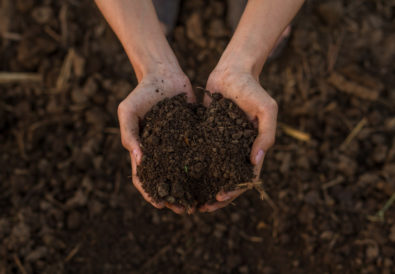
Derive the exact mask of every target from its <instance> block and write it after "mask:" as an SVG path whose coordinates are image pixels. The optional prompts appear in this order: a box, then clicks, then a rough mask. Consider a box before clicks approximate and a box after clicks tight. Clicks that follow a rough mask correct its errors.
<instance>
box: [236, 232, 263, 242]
mask: <svg viewBox="0 0 395 274" xmlns="http://www.w3.org/2000/svg"><path fill="white" fill-rule="evenodd" d="M240 236H241V237H243V238H244V239H246V240H248V241H250V242H253V243H262V242H263V238H262V237H258V236H250V235H247V234H246V233H244V232H243V231H240Z"/></svg>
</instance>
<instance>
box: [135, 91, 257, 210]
mask: <svg viewBox="0 0 395 274" xmlns="http://www.w3.org/2000/svg"><path fill="white" fill-rule="evenodd" d="M212 98H213V100H212V102H211V104H210V105H209V106H208V107H207V108H206V107H204V106H203V105H198V104H190V103H187V101H186V95H185V94H181V95H177V96H175V97H173V98H167V99H164V100H163V101H161V102H159V103H158V104H157V105H156V106H154V107H153V108H152V109H151V110H150V111H149V112H148V113H147V115H146V116H145V117H144V120H143V123H142V136H141V137H142V138H141V142H142V148H143V153H144V157H143V161H142V163H141V165H140V166H139V168H138V173H137V175H138V176H139V178H140V180H141V181H142V183H143V187H144V189H145V190H146V191H147V193H148V194H149V195H150V196H151V197H152V198H153V199H154V200H155V201H158V202H159V201H163V200H164V201H167V202H169V203H171V204H178V205H181V206H184V207H185V208H190V207H194V206H200V205H202V204H205V203H207V202H212V201H215V195H216V194H217V193H218V192H219V191H221V190H225V191H229V190H231V189H234V188H235V187H236V185H237V184H238V183H243V182H249V181H251V180H252V179H253V177H254V174H253V165H252V164H251V163H250V151H251V146H252V143H253V141H254V139H255V137H256V136H257V130H256V129H255V128H254V126H253V125H252V123H251V122H249V121H248V119H247V117H246V115H245V114H244V113H243V111H242V110H241V109H240V108H239V107H238V106H237V105H236V104H235V103H234V102H232V101H231V100H229V99H225V98H223V97H222V95H221V94H219V93H215V94H213V95H212Z"/></svg>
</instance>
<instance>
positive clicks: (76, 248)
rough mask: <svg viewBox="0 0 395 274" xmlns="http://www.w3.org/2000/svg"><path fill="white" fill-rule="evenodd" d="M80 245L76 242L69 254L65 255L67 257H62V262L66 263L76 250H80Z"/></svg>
mask: <svg viewBox="0 0 395 274" xmlns="http://www.w3.org/2000/svg"><path fill="white" fill-rule="evenodd" d="M80 247H81V245H80V244H78V245H76V246H75V247H74V248H73V249H72V250H71V251H70V253H69V255H67V257H66V258H65V259H64V262H65V263H67V262H68V261H70V260H71V259H72V258H73V257H74V256H75V255H76V254H77V252H78V251H79V250H80Z"/></svg>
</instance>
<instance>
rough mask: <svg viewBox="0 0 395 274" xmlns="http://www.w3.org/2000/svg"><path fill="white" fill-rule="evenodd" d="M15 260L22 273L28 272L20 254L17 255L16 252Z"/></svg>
mask: <svg viewBox="0 0 395 274" xmlns="http://www.w3.org/2000/svg"><path fill="white" fill-rule="evenodd" d="M14 261H15V264H16V266H17V267H18V269H19V271H20V272H21V273H22V274H27V272H26V269H25V268H24V267H23V265H22V262H21V260H20V259H19V258H18V256H17V255H15V254H14Z"/></svg>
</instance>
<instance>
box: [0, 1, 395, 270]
mask: <svg viewBox="0 0 395 274" xmlns="http://www.w3.org/2000/svg"><path fill="white" fill-rule="evenodd" d="M225 14H226V5H225V4H224V3H223V2H222V1H218V0H216V1H208V0H206V1H202V0H190V1H183V3H182V8H181V15H180V17H179V21H178V23H177V26H176V29H175V31H174V36H173V39H172V41H171V44H172V47H173V49H174V50H175V52H176V54H177V56H178V58H179V61H180V64H181V66H182V67H183V69H184V70H185V71H186V73H187V74H188V75H189V77H190V79H191V81H192V83H193V84H194V85H195V86H202V87H204V85H205V81H206V79H207V77H208V75H209V73H210V71H211V70H212V69H213V67H214V66H215V64H216V62H217V61H218V58H219V57H220V54H221V52H222V51H223V50H224V48H225V46H226V44H227V42H228V40H229V38H230V35H231V32H230V30H229V28H228V27H227V26H226V23H225V21H226V20H225ZM394 30H395V1H393V0H388V1H381V0H369V1H367V0H366V1H345V0H344V1H340V0H332V1H307V2H306V4H305V5H304V7H303V9H302V10H301V12H300V13H299V15H298V16H297V18H296V19H295V20H294V23H293V32H292V37H291V40H290V42H289V44H288V46H287V48H286V50H285V51H284V52H283V54H282V56H281V57H280V58H279V59H277V60H275V61H273V62H271V63H270V64H267V65H266V66H265V68H264V70H263V73H262V77H261V83H262V85H263V87H265V88H266V89H267V90H268V91H269V92H270V93H271V94H272V95H273V97H274V98H275V99H276V100H277V101H278V103H279V106H280V110H279V126H278V133H277V143H276V145H275V146H274V147H273V149H272V150H271V151H270V152H269V153H268V155H267V157H266V160H265V163H264V170H263V181H264V188H265V191H266V193H267V194H268V196H269V198H268V197H266V198H264V199H263V200H261V199H260V195H259V193H258V192H256V191H255V190H251V191H249V192H247V193H246V194H245V195H243V196H242V197H240V198H239V199H238V200H236V201H235V202H234V204H233V205H231V206H229V207H227V208H225V209H222V210H219V211H217V212H214V213H212V214H195V215H192V216H179V215H175V214H174V213H172V212H170V211H169V210H161V211H159V210H157V209H154V208H153V207H152V206H151V205H149V204H147V203H146V202H145V201H144V200H143V198H142V197H141V196H140V194H139V193H138V192H137V191H136V190H135V188H134V187H133V186H132V184H131V179H130V177H129V175H130V163H129V158H128V157H129V156H128V153H127V152H126V151H125V150H124V149H123V148H122V146H121V142H120V135H119V129H118V121H117V116H116V111H117V106H118V104H119V102H120V101H121V100H122V99H123V98H124V97H125V96H126V95H127V94H128V93H129V92H130V91H131V90H132V89H133V87H134V86H135V85H136V80H135V78H134V76H133V71H132V68H131V65H130V63H129V61H128V59H127V57H126V54H125V53H124V51H123V50H122V48H121V46H120V44H119V42H118V41H117V39H116V37H115V36H114V34H113V33H112V31H111V30H110V28H109V27H108V25H107V24H106V22H105V21H104V19H103V18H102V16H101V15H100V13H99V12H98V10H97V8H96V7H95V5H94V3H93V1H76V0H63V1H54V0H43V1H37V0H17V1H12V0H1V1H0V71H1V73H0V152H1V153H0V273H1V274H3V273H51V274H52V273H383V274H390V273H394V269H395V258H394V257H395V205H392V206H391V202H393V200H394V199H395V196H394V192H395V78H394V73H395V32H394ZM16 72H19V73H22V74H15V73H16ZM26 73H30V74H26ZM391 197H392V199H391Z"/></svg>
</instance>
